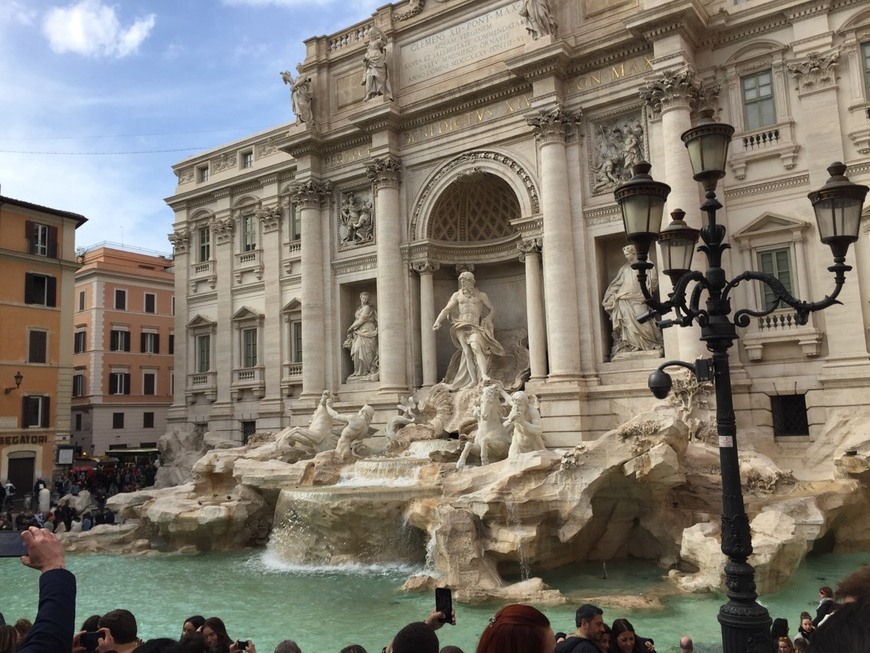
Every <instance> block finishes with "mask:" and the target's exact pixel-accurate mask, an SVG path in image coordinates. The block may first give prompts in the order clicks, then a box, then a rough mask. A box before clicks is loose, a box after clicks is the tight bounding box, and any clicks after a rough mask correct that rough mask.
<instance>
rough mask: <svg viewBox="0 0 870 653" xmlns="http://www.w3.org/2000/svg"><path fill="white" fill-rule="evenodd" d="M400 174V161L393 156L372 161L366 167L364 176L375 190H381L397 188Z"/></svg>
mask: <svg viewBox="0 0 870 653" xmlns="http://www.w3.org/2000/svg"><path fill="white" fill-rule="evenodd" d="M401 173H402V160H401V159H398V158H396V157H394V156H385V157H384V158H382V159H374V160H373V161H372V162H371V163H370V164H368V165H367V166H366V174H367V175H368V177H369V179H371V180H372V186H373V187H374V188H375V189H376V190H377V189H378V188H379V187H383V188H398V187H399V178H400V176H401Z"/></svg>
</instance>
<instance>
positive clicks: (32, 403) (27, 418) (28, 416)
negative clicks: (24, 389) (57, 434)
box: [21, 395, 51, 428]
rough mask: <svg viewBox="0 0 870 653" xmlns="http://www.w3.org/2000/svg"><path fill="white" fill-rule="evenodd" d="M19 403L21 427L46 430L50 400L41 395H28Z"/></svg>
mask: <svg viewBox="0 0 870 653" xmlns="http://www.w3.org/2000/svg"><path fill="white" fill-rule="evenodd" d="M21 401H22V410H21V426H22V427H23V428H31V427H35V428H47V427H48V417H49V406H50V404H51V401H50V398H49V397H43V396H42V395H28V396H26V397H24V398H23V399H22V400H21Z"/></svg>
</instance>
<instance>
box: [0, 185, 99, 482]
mask: <svg viewBox="0 0 870 653" xmlns="http://www.w3.org/2000/svg"><path fill="white" fill-rule="evenodd" d="M84 222H85V218H84V217H83V216H81V215H78V214H75V213H69V212H66V211H60V210H57V209H52V208H48V207H43V206H38V205H35V204H30V203H28V202H23V201H20V200H16V199H12V198H8V197H0V269H2V271H3V278H4V283H3V284H2V285H0V387H2V388H3V392H2V393H0V479H3V480H5V479H6V478H9V477H11V478H12V480H13V482H15V483H16V485H17V486H22V488H21V491H22V493H23V492H26V491H29V488H30V487H31V486H32V483H33V482H34V481H35V480H36V478H37V477H42V478H45V479H49V478H51V475H52V471H53V470H54V462H55V447H56V446H57V445H58V444H68V443H69V430H70V424H69V405H70V391H71V388H70V375H71V367H72V347H71V343H70V342H68V334H69V332H70V331H71V326H72V312H73V306H72V293H73V276H74V272H75V267H76V263H75V257H74V249H75V229H76V228H77V227H78V226H79V225H80V224H83V223H84ZM32 225H39V229H40V233H41V234H42V235H41V236H40V237H35V236H34V235H33V227H32ZM28 276H30V278H31V279H32V278H34V277H37V278H39V279H40V280H45V281H40V282H39V288H40V290H41V293H40V294H39V296H38V297H37V291H36V290H31V292H30V293H29V294H28V290H27V288H28ZM34 332H38V333H44V334H45V344H46V346H45V349H44V352H45V356H44V361H43V360H41V359H42V358H43V356H42V354H41V351H42V350H41V348H40V347H37V348H35V349H34V350H33V351H31V347H30V343H31V338H32V337H33V336H32V334H33V333H34ZM18 373H20V374H21V379H22V380H21V385H20V386H19V387H16V385H15V380H14V377H15V376H16V374H18ZM34 402H35V403H37V404H40V407H44V406H47V410H44V408H42V410H37V411H36V412H37V413H38V414H37V417H36V419H34V420H33V422H34V423H33V424H30V423H29V422H30V420H29V419H26V418H25V413H26V406H25V404H28V405H30V404H33V403H34ZM44 402H47V403H44Z"/></svg>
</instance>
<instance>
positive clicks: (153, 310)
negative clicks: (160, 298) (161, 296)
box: [142, 292, 157, 314]
mask: <svg viewBox="0 0 870 653" xmlns="http://www.w3.org/2000/svg"><path fill="white" fill-rule="evenodd" d="M149 300H150V304H151V306H150V310H149V306H148V304H149ZM142 311H143V312H144V313H149V314H156V313H157V295H156V293H153V292H146V293H145V295H144V297H143V300H142Z"/></svg>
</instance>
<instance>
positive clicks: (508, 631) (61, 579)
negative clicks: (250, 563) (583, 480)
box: [0, 527, 870, 653]
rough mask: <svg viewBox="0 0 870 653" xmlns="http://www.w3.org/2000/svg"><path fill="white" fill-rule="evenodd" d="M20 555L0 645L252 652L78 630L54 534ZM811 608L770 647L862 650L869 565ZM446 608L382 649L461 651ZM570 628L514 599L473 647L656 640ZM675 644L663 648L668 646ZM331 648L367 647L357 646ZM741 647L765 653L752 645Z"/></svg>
mask: <svg viewBox="0 0 870 653" xmlns="http://www.w3.org/2000/svg"><path fill="white" fill-rule="evenodd" d="M21 539H22V540H23V542H24V545H25V546H26V548H27V555H24V556H22V558H21V561H22V563H24V564H25V565H26V566H28V567H32V568H34V569H37V570H38V571H40V572H41V575H40V579H39V611H38V613H37V615H36V620H35V621H34V622H33V624H31V623H30V622H29V621H27V620H26V619H19V620H18V621H17V622H16V623H15V624H14V625H6V624H5V622H4V621H3V617H2V614H0V653H65V652H66V651H70V652H71V653H241V652H242V651H247V652H249V653H256V651H257V648H256V643H255V642H254V641H251V640H246V641H241V640H233V638H231V637H230V636H229V634H228V633H227V629H226V627H225V626H224V622H223V621H222V620H221V619H220V618H218V617H209V618H204V617H202V616H192V617H189V618H188V619H186V620H185V621H184V623H183V624H182V627H181V628H180V629H179V632H178V633H177V634H176V633H172V636H170V637H164V638H157V639H150V640H148V641H142V640H140V639H139V637H138V632H137V623H136V617H135V616H134V615H133V614H132V613H131V612H130V611H128V610H125V609H115V610H111V611H110V612H107V613H106V614H104V615H94V616H92V617H89V618H88V619H87V620H85V622H84V623H82V624H81V627H80V628H78V629H77V628H76V624H75V602H76V601H75V599H76V579H75V576H74V575H73V574H72V573H70V572H69V571H68V570H67V569H65V568H64V553H63V547H62V545H61V543H60V541H59V540H58V538H57V537H56V536H55V535H54V533H52V532H50V531H48V530H46V529H44V528H36V527H31V528H29V529H27V530H26V531H23V532H22V534H21ZM819 599H820V600H819V606H818V609H817V610H816V614H815V616H813V615H810V614H809V613H804V614H801V619H800V626H799V628H798V630H797V632H796V633H795V637H794V639H792V637H791V632H790V631H789V626H788V623H787V621H786V620H785V619H775V620H774V622H773V625H772V629H771V646H772V648H771V649H770V653H794V652H795V651H796V650H802V651H809V652H810V653H859V652H860V653H865V652H866V651H868V650H870V567H862V568H861V569H859V570H858V571H856V572H855V573H853V574H852V575H850V576H848V577H847V578H845V579H844V580H843V581H842V582H841V583H840V584H839V585H838V586H837V589H836V591H834V590H832V589H831V588H829V587H822V588H821V590H820V592H819ZM455 618H456V617H455V612H453V611H451V614H449V615H448V614H445V613H444V612H439V611H437V610H435V611H433V612H432V614H430V615H429V616H428V617H427V618H426V619H425V620H423V621H419V622H413V623H410V624H407V625H406V626H404V627H402V628H400V629H398V631H397V632H396V634H395V636H394V637H393V638H392V640H390V641H389V642H388V643H387V642H385V644H386V645H385V646H384V648H383V652H382V653H462V650H461V649H459V648H457V647H455V646H445V647H444V648H440V646H439V641H438V634H437V631H438V629H439V628H440V627H441V626H442V625H443V624H445V623H455ZM575 626H576V630H574V631H573V632H571V633H555V632H554V631H553V628H552V627H551V624H550V621H549V619H547V617H546V616H545V615H544V614H543V613H542V612H541V611H540V610H538V609H536V608H534V607H532V606H529V605H522V604H512V605H508V606H505V607H503V608H502V609H500V610H499V611H498V612H496V613H495V615H494V616H493V617H492V619H490V620H489V624H488V625H487V626H486V627H485V628H484V629H483V633H482V634H481V636H480V639H479V641H478V644H477V653H652V652H654V651H655V650H656V644H655V642H654V641H653V640H652V639H649V638H645V637H642V636H640V635H639V634H637V633H636V632H635V630H634V627H633V626H632V625H631V623H630V622H629V621H628V620H627V619H615V620H614V621H613V623H612V624H611V625H610V626H608V625H607V624H606V623H605V621H604V613H603V611H602V610H601V609H600V608H598V607H596V606H595V605H592V604H588V603H587V604H584V605H581V606H580V607H579V608H577V611H576V615H575ZM675 644H676V643H669V644H668V645H665V646H662V651H663V653H664V651H671V650H673V649H674V648H675ZM679 650H680V652H681V653H690V652H691V651H692V650H693V645H692V640H691V638H689V637H688V636H687V637H683V638H682V639H681V640H680V642H679ZM274 652H275V653H301V651H300V648H299V646H298V645H297V644H296V643H295V642H293V641H292V640H285V641H283V642H281V643H279V644H278V645H277V646H276V647H275V649H274ZM340 653H366V650H365V649H364V648H363V647H362V646H360V645H358V644H352V645H350V646H346V647H345V648H343V649H342V650H341V652H340ZM749 653H767V651H766V650H763V651H759V649H758V647H757V646H756V647H755V648H752V649H751V651H750V652H749Z"/></svg>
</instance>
